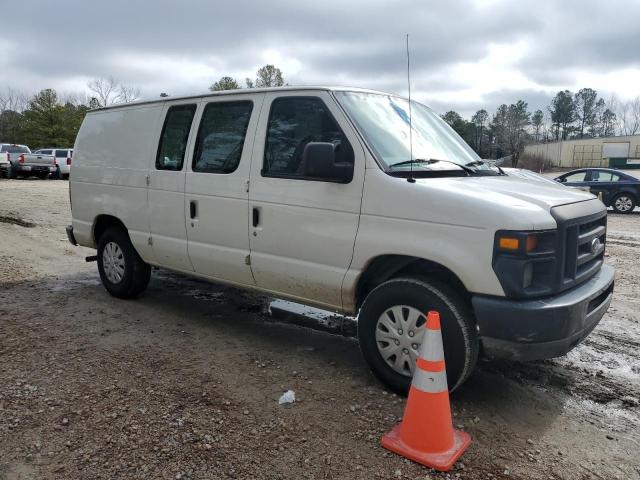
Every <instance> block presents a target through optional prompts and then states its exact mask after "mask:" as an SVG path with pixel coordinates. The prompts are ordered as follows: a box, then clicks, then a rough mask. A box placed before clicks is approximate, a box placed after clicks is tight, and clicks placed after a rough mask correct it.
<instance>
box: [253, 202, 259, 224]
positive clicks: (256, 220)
mask: <svg viewBox="0 0 640 480" xmlns="http://www.w3.org/2000/svg"><path fill="white" fill-rule="evenodd" d="M252 215H253V226H254V228H257V227H258V226H259V225H260V209H259V208H258V207H253V214H252Z"/></svg>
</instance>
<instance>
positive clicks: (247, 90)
mask: <svg viewBox="0 0 640 480" xmlns="http://www.w3.org/2000/svg"><path fill="white" fill-rule="evenodd" d="M309 90H325V91H332V92H361V93H376V94H382V95H391V96H393V97H398V96H399V95H396V94H393V93H388V92H381V91H377V90H368V89H365V88H356V87H337V86H326V85H324V86H312V85H309V86H296V87H294V86H285V87H266V88H239V89H236V90H221V91H219V92H203V93H200V94H193V95H180V96H176V97H171V96H168V97H160V98H154V99H146V100H138V101H135V102H130V103H119V104H116V105H109V106H108V107H99V108H94V109H92V110H91V111H92V112H96V111H100V110H109V109H112V108H122V107H133V106H138V105H147V104H154V103H163V102H171V101H175V100H188V99H190V98H205V97H217V96H221V95H240V94H246V93H264V92H283V91H284V92H292V91H293V92H295V91H309Z"/></svg>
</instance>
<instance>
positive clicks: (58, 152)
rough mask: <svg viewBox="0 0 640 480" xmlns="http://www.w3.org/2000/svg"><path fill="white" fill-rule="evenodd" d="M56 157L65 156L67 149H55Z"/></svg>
mask: <svg viewBox="0 0 640 480" xmlns="http://www.w3.org/2000/svg"><path fill="white" fill-rule="evenodd" d="M56 158H67V150H56Z"/></svg>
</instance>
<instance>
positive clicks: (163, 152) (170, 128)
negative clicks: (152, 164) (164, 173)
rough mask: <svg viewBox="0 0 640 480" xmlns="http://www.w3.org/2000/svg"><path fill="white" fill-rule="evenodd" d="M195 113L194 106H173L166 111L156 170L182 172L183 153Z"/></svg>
mask: <svg viewBox="0 0 640 480" xmlns="http://www.w3.org/2000/svg"><path fill="white" fill-rule="evenodd" d="M195 112H196V106H195V105H174V106H173V107H170V108H169V110H167V116H166V117H165V120H164V126H163V127H162V134H161V135H160V144H159V145H158V155H157V156H156V169H158V170H174V171H179V170H182V164H183V162H184V153H185V150H186V149H187V140H188V139H189V131H190V130H191V123H192V122H193V115H194V114H195Z"/></svg>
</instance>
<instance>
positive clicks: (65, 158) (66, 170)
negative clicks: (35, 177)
mask: <svg viewBox="0 0 640 480" xmlns="http://www.w3.org/2000/svg"><path fill="white" fill-rule="evenodd" d="M33 155H35V156H36V157H37V158H43V157H51V158H52V159H53V162H54V164H55V168H56V169H55V172H53V176H54V177H55V178H63V179H64V178H69V174H70V173H71V159H72V157H73V149H71V148H57V147H51V148H41V149H40V150H36V151H35V152H33ZM28 158H29V157H28V156H27V157H25V160H26V159H28Z"/></svg>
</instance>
